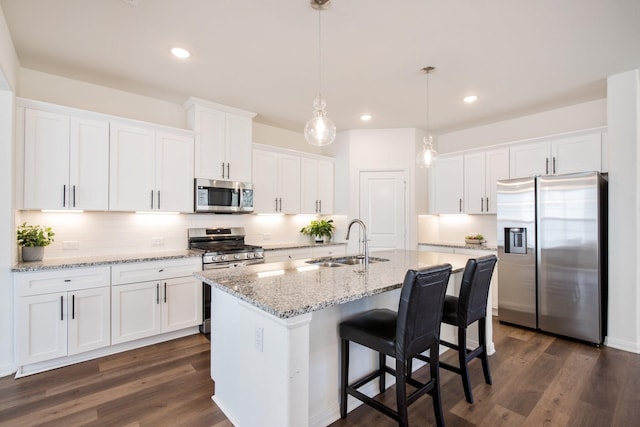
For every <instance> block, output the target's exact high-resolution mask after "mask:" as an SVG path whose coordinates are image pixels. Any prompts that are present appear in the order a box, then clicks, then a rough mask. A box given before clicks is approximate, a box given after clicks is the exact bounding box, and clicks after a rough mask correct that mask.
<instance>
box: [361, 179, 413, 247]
mask: <svg viewBox="0 0 640 427" xmlns="http://www.w3.org/2000/svg"><path fill="white" fill-rule="evenodd" d="M406 203H407V200H406V173H405V172H404V171H390V172H387V171H382V172H360V219H361V220H362V221H363V222H364V223H365V225H366V226H367V233H368V235H369V236H368V237H369V239H370V241H369V250H370V251H375V250H385V249H405V248H406V212H407V208H406ZM353 231H355V230H353ZM360 239H362V236H361V237H360Z"/></svg>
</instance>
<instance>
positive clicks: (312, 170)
mask: <svg viewBox="0 0 640 427" xmlns="http://www.w3.org/2000/svg"><path fill="white" fill-rule="evenodd" d="M300 162H301V164H300V166H301V167H300V175H301V177H300V178H301V179H300V185H301V213H303V214H322V215H330V214H332V213H333V169H334V163H333V160H325V159H316V158H310V157H302V158H301V160H300Z"/></svg>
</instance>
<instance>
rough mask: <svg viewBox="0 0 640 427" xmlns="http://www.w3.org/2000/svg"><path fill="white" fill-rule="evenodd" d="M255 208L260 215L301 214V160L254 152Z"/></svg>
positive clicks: (276, 153) (278, 154)
mask: <svg viewBox="0 0 640 427" xmlns="http://www.w3.org/2000/svg"><path fill="white" fill-rule="evenodd" d="M253 180H254V184H253V190H254V196H253V197H254V199H253V201H254V209H255V211H256V212H258V213H285V214H298V213H300V157H299V156H297V155H294V154H288V153H283V152H277V151H271V150H263V149H255V148H254V150H253Z"/></svg>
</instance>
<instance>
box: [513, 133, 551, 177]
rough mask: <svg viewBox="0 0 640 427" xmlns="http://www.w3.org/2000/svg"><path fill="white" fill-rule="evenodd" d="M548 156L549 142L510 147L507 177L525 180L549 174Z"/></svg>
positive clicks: (549, 153) (549, 150) (549, 154)
mask: <svg viewBox="0 0 640 427" xmlns="http://www.w3.org/2000/svg"><path fill="white" fill-rule="evenodd" d="M550 156H551V143H550V142H549V141H542V142H533V143H529V144H517V145H513V146H511V147H510V148H509V177H510V178H527V177H530V176H536V175H548V174H550V173H551V169H550V166H551V165H550V164H549V163H550V161H551V159H550Z"/></svg>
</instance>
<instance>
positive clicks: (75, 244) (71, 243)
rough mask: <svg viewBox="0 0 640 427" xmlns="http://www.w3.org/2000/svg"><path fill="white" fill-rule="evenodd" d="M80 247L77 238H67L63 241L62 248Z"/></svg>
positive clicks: (64, 249)
mask: <svg viewBox="0 0 640 427" xmlns="http://www.w3.org/2000/svg"><path fill="white" fill-rule="evenodd" d="M78 248H80V243H79V242H78V241H77V240H65V241H63V242H62V250H63V251H67V250H73V249H78Z"/></svg>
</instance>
